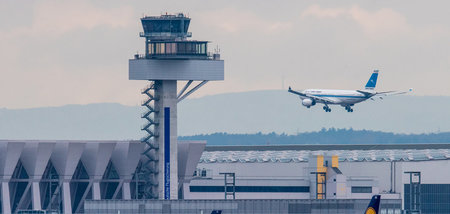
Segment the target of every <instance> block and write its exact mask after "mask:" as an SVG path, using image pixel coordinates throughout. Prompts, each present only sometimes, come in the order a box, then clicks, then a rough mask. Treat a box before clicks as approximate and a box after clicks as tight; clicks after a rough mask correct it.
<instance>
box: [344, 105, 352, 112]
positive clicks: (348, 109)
mask: <svg viewBox="0 0 450 214" xmlns="http://www.w3.org/2000/svg"><path fill="white" fill-rule="evenodd" d="M345 110H347V112H353V109H352V107H350V106H345Z"/></svg>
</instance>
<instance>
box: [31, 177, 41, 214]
mask: <svg viewBox="0 0 450 214" xmlns="http://www.w3.org/2000/svg"><path fill="white" fill-rule="evenodd" d="M31 199H32V204H33V210H42V207H41V191H40V188H39V182H33V183H31Z"/></svg>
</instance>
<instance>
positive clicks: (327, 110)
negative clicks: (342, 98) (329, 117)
mask: <svg viewBox="0 0 450 214" xmlns="http://www.w3.org/2000/svg"><path fill="white" fill-rule="evenodd" d="M323 110H325V112H331V108H330V107H328V106H324V107H323Z"/></svg>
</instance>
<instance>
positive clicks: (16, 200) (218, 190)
mask: <svg viewBox="0 0 450 214" xmlns="http://www.w3.org/2000/svg"><path fill="white" fill-rule="evenodd" d="M205 145H206V142H205V141H178V152H179V153H178V154H179V155H178V169H177V171H178V183H179V185H178V188H177V191H178V198H179V199H180V200H178V201H173V200H169V201H164V200H142V199H145V198H143V197H144V196H143V195H140V194H139V192H140V191H141V189H142V188H145V179H141V178H140V174H139V173H140V170H139V168H140V167H142V164H143V163H144V161H145V158H144V157H142V156H141V155H140V154H141V153H142V152H144V148H145V147H144V144H142V143H140V142H139V141H17V140H14V141H8V140H1V141H0V153H1V154H2V155H1V156H0V178H1V179H2V183H1V184H2V185H1V203H0V206H1V210H2V213H17V212H19V211H22V210H47V211H54V212H55V213H102V212H112V213H118V212H117V211H120V213H158V212H159V211H160V212H162V210H163V209H165V210H166V211H167V210H171V212H164V213H200V211H203V212H204V213H210V212H211V211H212V210H213V209H220V210H228V211H229V212H228V213H258V210H261V209H262V208H261V207H262V206H269V205H267V204H271V206H269V208H264V210H267V213H316V211H314V210H315V209H317V210H319V208H320V210H323V209H328V210H331V211H333V210H334V211H336V213H362V212H363V211H364V209H365V206H367V203H368V201H369V199H370V197H371V196H372V195H374V194H380V195H381V198H382V202H381V208H382V209H381V213H386V214H388V213H402V210H410V209H411V208H412V209H413V210H417V211H419V210H420V211H421V213H449V212H450V179H448V178H449V176H450V170H449V169H450V144H432V145H430V144H414V145H292V146H291V145H286V146H223V147H208V146H205ZM3 154H4V155H3ZM225 178H227V181H225ZM411 187H412V188H411ZM133 199H140V200H133ZM233 199H234V200H233ZM163 203H168V204H163ZM105 204H108V206H106V205H105ZM318 204H320V206H319V205H318ZM325 204H326V205H325ZM106 207H108V208H106ZM180 207H181V208H180ZM249 207H251V208H249ZM188 208H189V209H188ZM105 210H109V211H105ZM158 210H159V211H158ZM186 210H190V211H189V212H187V211H186ZM246 210H247V211H246ZM249 210H253V211H251V212H250V211H249ZM269 211H270V212H269ZM331 211H330V212H331ZM339 211H340V212H339ZM317 212H318V211H317Z"/></svg>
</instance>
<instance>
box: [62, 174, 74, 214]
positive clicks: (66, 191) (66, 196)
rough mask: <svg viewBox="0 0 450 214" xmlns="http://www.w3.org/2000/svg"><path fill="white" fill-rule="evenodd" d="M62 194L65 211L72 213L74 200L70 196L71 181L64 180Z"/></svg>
mask: <svg viewBox="0 0 450 214" xmlns="http://www.w3.org/2000/svg"><path fill="white" fill-rule="evenodd" d="M62 195H63V203H64V205H63V206H64V213H72V200H71V197H70V183H69V182H68V181H64V183H63V184H62Z"/></svg>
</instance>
